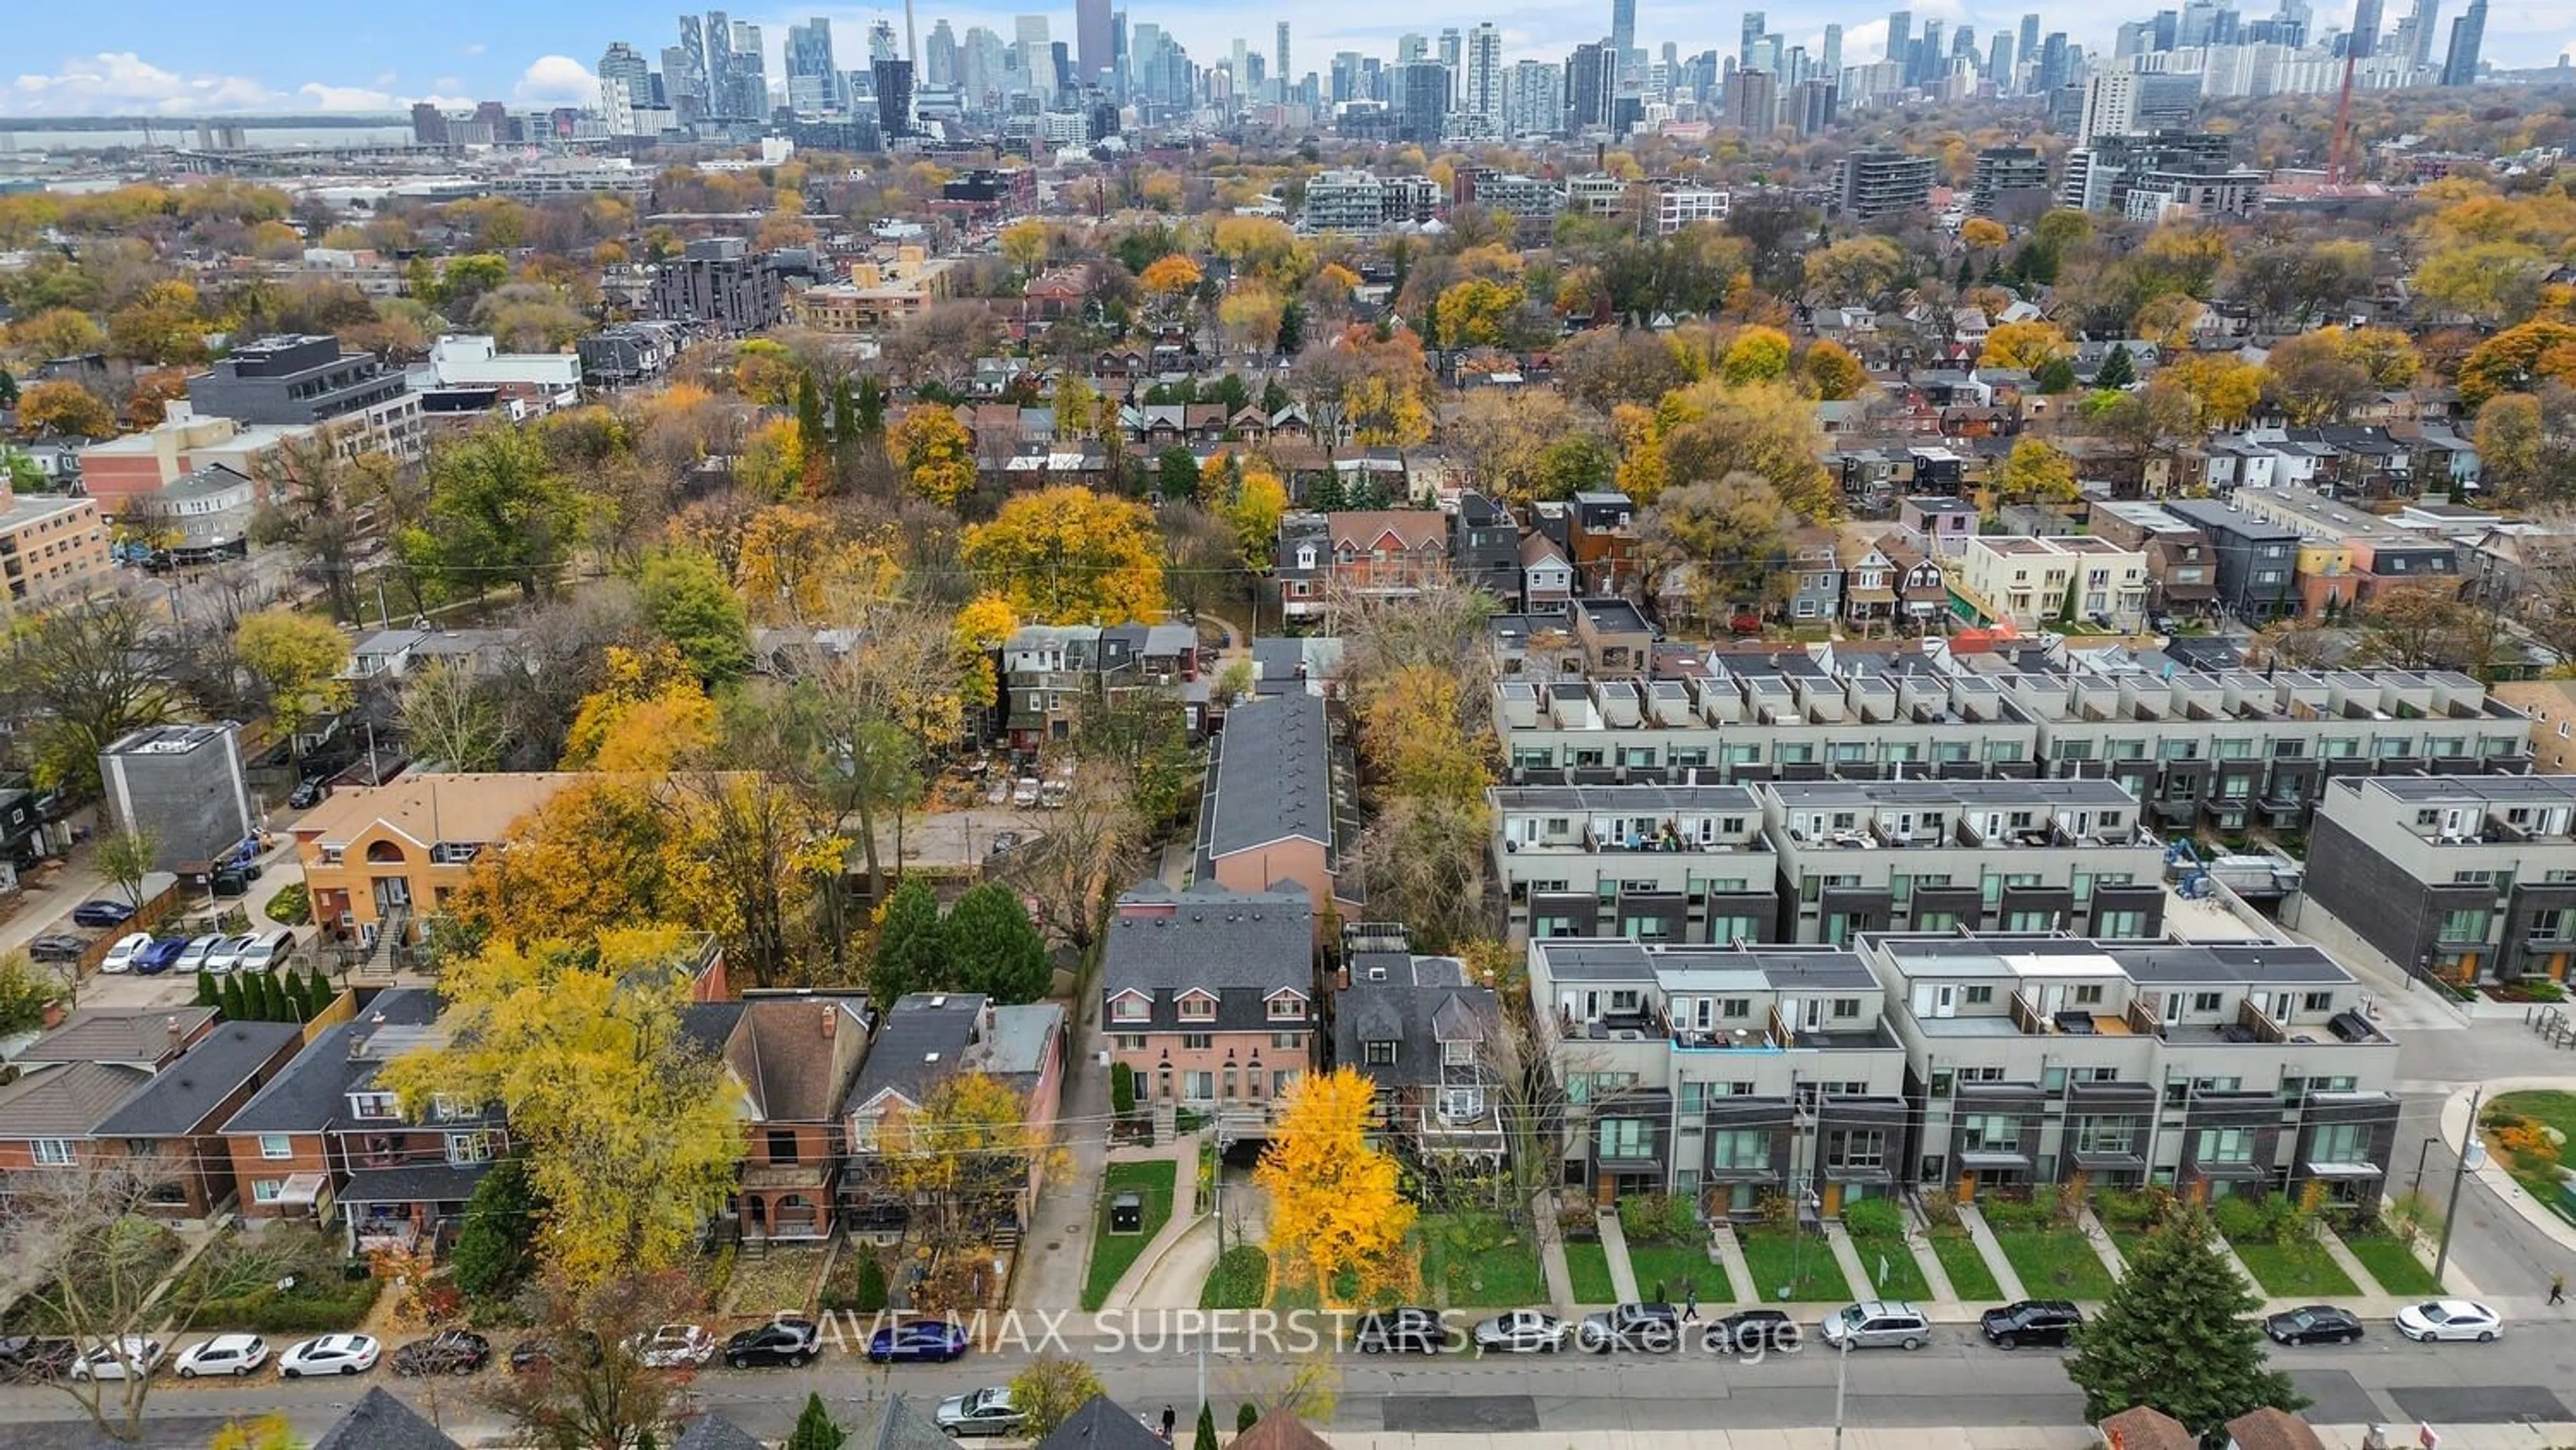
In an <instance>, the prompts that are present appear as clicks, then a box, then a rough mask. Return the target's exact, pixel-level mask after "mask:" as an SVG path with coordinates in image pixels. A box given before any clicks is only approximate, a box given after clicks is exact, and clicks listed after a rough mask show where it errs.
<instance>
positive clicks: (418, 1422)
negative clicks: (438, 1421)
mask: <svg viewBox="0 0 2576 1450" xmlns="http://www.w3.org/2000/svg"><path fill="white" fill-rule="evenodd" d="M313 1450H462V1447H460V1446H459V1445H458V1444H457V1443H456V1442H455V1441H453V1440H450V1439H448V1438H447V1436H446V1435H444V1434H442V1433H441V1432H440V1431H439V1429H438V1427H437V1426H435V1425H432V1424H431V1423H430V1422H429V1421H428V1420H426V1419H423V1418H422V1417H421V1415H420V1412H419V1411H417V1410H414V1409H413V1408H412V1407H411V1406H409V1405H406V1404H404V1403H403V1402H402V1401H400V1400H398V1399H395V1398H394V1397H393V1395H392V1394H391V1393H389V1392H387V1391H386V1389H385V1388H384V1386H382V1385H370V1386H368V1388H367V1392H366V1393H365V1394H363V1395H360V1396H359V1397H358V1402H357V1403H356V1404H354V1405H351V1406H350V1407H349V1409H348V1413H346V1414H344V1415H342V1416H341V1417H340V1418H339V1419H338V1420H336V1421H334V1422H333V1423H332V1425H331V1428H330V1429H328V1430H325V1431H323V1432H322V1438H321V1439H319V1440H316V1441H314V1442H313Z"/></svg>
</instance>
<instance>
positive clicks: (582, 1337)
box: [510, 1329, 599, 1374]
mask: <svg viewBox="0 0 2576 1450" xmlns="http://www.w3.org/2000/svg"><path fill="white" fill-rule="evenodd" d="M557 1360H571V1361H576V1362H578V1363H581V1364H597V1363H598V1362H599V1336H598V1335H596V1334H593V1333H591V1332H590V1331H589V1330H587V1329H576V1330H574V1331H573V1332H572V1334H571V1336H570V1338H568V1339H567V1338H558V1337H549V1336H546V1335H542V1334H541V1335H536V1336H534V1337H531V1338H528V1339H522V1340H520V1341H519V1342H518V1343H516V1344H514V1345H511V1346H510V1373H512V1374H526V1373H527V1372H529V1371H530V1370H539V1369H552V1368H554V1365H555V1362H556V1361H557Z"/></svg>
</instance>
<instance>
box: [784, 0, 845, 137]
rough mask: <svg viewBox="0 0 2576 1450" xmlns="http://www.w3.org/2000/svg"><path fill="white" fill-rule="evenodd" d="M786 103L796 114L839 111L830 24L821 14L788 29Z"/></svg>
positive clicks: (838, 80) (838, 75)
mask: <svg viewBox="0 0 2576 1450" xmlns="http://www.w3.org/2000/svg"><path fill="white" fill-rule="evenodd" d="M785 60H786V63H787V104H788V105H789V106H792V107H794V108H795V109H796V111H797V112H798V113H799V114H810V113H812V112H816V111H837V110H840V109H842V98H841V72H840V68H839V67H838V66H835V65H834V64H833V63H832V22H831V21H830V20H829V19H828V18H826V17H824V16H821V15H817V16H815V17H813V18H812V19H810V20H808V21H806V22H805V23H804V24H803V25H790V26H788V27H787V54H786V56H785Z"/></svg>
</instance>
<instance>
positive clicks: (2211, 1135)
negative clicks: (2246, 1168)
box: [2191, 1128, 2254, 1163]
mask: <svg viewBox="0 0 2576 1450" xmlns="http://www.w3.org/2000/svg"><path fill="white" fill-rule="evenodd" d="M2191 1156H2192V1157H2194V1158H2195V1159H2198V1160H2199V1161H2201V1162H2203V1163H2251V1162H2253V1161H2254V1130H2253V1129H2251V1128H2203V1129H2201V1130H2200V1139H2199V1141H2198V1142H2196V1143H2194V1144H2193V1145H2192V1152H2191Z"/></svg>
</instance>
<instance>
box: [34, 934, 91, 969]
mask: <svg viewBox="0 0 2576 1450" xmlns="http://www.w3.org/2000/svg"><path fill="white" fill-rule="evenodd" d="M90 940H91V939H90V938H88V937H85V936H73V935H71V934H70V933H68V932H56V933H55V934H53V935H52V936H40V937H38V938H36V939H35V940H34V941H31V942H29V943H27V955H28V956H30V957H33V958H35V959H36V960H37V961H40V962H76V961H79V960H80V959H81V958H82V957H85V956H87V955H89V944H90Z"/></svg>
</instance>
